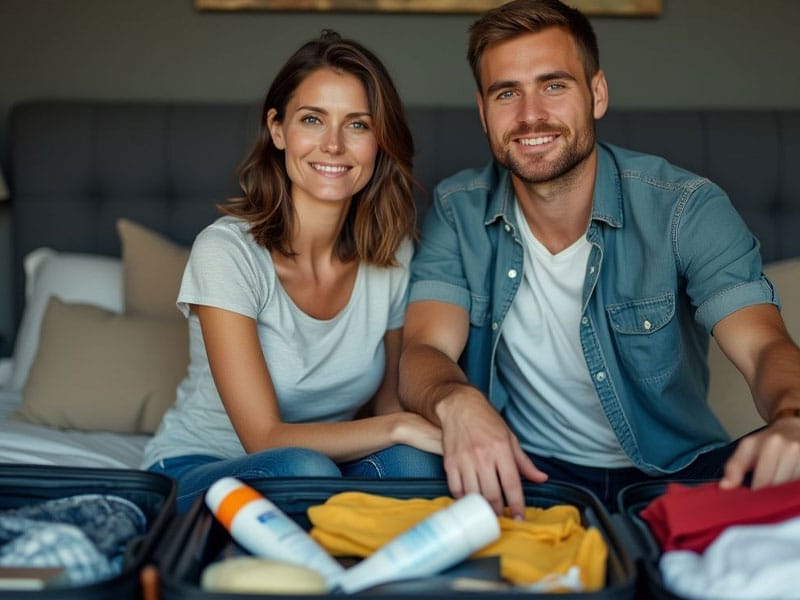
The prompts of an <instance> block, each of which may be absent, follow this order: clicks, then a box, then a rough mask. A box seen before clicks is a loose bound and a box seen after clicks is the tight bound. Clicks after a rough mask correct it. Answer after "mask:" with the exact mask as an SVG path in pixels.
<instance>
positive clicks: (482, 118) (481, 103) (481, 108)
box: [475, 90, 489, 133]
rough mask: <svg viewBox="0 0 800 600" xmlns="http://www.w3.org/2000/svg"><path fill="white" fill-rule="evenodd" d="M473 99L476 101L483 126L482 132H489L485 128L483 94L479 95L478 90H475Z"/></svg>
mask: <svg viewBox="0 0 800 600" xmlns="http://www.w3.org/2000/svg"><path fill="white" fill-rule="evenodd" d="M475 100H476V101H477V102H478V113H479V114H480V116H481V127H483V133H489V131H488V130H487V129H486V115H484V114H483V96H481V92H480V90H478V91H477V92H475Z"/></svg>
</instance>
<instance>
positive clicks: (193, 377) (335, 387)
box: [143, 217, 413, 468]
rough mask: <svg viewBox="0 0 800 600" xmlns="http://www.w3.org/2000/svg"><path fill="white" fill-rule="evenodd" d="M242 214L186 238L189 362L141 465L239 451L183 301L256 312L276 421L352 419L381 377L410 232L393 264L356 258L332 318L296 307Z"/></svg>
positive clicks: (403, 292) (183, 296)
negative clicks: (349, 287) (347, 291)
mask: <svg viewBox="0 0 800 600" xmlns="http://www.w3.org/2000/svg"><path fill="white" fill-rule="evenodd" d="M248 229H249V224H248V223H247V222H245V221H244V220H242V219H237V218H234V217H222V218H220V219H218V220H217V221H216V222H214V223H213V224H211V225H210V226H208V227H207V228H206V229H204V230H203V231H202V232H201V233H200V234H199V235H198V236H197V239H196V240H195V242H194V244H193V246H192V252H191V255H190V257H189V262H188V264H187V266H186V270H185V272H184V275H183V280H182V283H181V288H180V292H179V294H178V308H179V309H180V310H181V311H182V312H183V314H184V315H185V316H187V317H188V319H189V350H190V362H189V369H188V374H187V376H186V378H185V379H184V380H183V381H182V382H181V383H180V385H179V386H178V390H177V399H176V402H175V405H174V406H173V407H172V408H171V409H170V410H168V411H167V413H166V414H165V416H164V419H163V420H162V422H161V426H160V427H159V430H158V431H157V432H156V435H155V436H154V438H153V439H152V440H151V441H150V442H149V444H148V445H147V448H146V450H145V459H144V462H143V466H144V467H145V468H146V467H149V466H150V465H152V464H154V463H155V462H157V461H158V460H161V459H164V458H169V457H173V456H181V455H187V454H206V455H212V456H218V457H220V458H234V457H238V456H242V455H244V453H245V451H244V448H243V447H242V444H241V442H240V441H239V438H238V437H237V435H236V432H235V431H234V429H233V426H232V425H231V422H230V419H229V418H228V415H227V413H226V412H225V408H224V406H223V405H222V400H221V399H220V396H219V393H218V392H217V388H216V386H215V385H214V380H213V378H212V376H211V370H210V367H209V364H208V357H207V355H206V350H205V345H204V344H203V336H202V332H201V329H200V322H199V319H198V318H197V315H196V314H194V313H193V312H190V305H191V304H201V305H206V306H214V307H217V308H223V309H225V310H229V311H233V312H236V313H239V314H242V315H245V316H247V317H251V318H253V319H255V320H256V325H257V329H258V337H259V339H260V341H261V348H262V350H263V352H264V357H265V359H266V362H267V367H268V368H269V372H270V376H271V378H272V383H273V386H274V388H275V394H276V396H277V399H278V404H279V406H280V411H281V418H282V419H283V420H284V421H286V422H311V421H346V420H350V419H352V418H353V416H354V415H355V414H356V412H357V411H358V409H359V408H360V407H361V406H363V405H364V404H365V403H366V402H367V401H369V399H370V398H371V397H372V396H373V395H374V393H375V392H376V391H377V389H378V387H379V386H380V384H381V381H382V380H383V373H384V366H385V353H384V345H383V337H384V334H385V333H386V332H387V331H388V330H392V329H398V328H400V327H402V326H403V321H404V318H405V307H406V301H407V293H408V275H409V274H408V266H409V263H410V261H411V257H412V254H413V244H412V242H411V240H406V241H404V242H403V244H402V245H401V247H400V248H399V250H398V252H397V256H396V258H397V261H398V263H399V266H398V267H393V268H381V267H376V266H373V265H368V264H365V263H361V265H360V266H359V268H358V273H357V275H356V280H355V284H354V287H353V291H352V294H351V297H350V300H349V301H348V303H347V305H346V306H345V308H344V309H342V310H341V311H340V312H339V314H337V315H336V316H335V317H333V318H332V319H327V320H320V319H315V318H313V317H311V316H309V315H308V314H306V313H304V312H303V311H302V310H300V309H299V308H298V307H297V306H296V305H295V304H294V302H293V301H292V299H291V298H290V297H289V295H288V294H287V293H286V291H285V290H284V289H283V286H282V285H281V283H280V280H279V279H278V277H277V275H276V273H275V268H274V265H273V262H272V257H271V256H270V253H269V251H267V250H266V249H265V248H263V247H261V246H259V245H258V244H257V243H256V242H255V240H254V238H253V236H252V235H250V234H249V233H248Z"/></svg>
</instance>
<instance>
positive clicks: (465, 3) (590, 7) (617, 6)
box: [194, 0, 663, 17]
mask: <svg viewBox="0 0 800 600" xmlns="http://www.w3.org/2000/svg"><path fill="white" fill-rule="evenodd" d="M503 2H505V0H194V6H195V8H196V9H197V10H275V11H291V12H307V11H342V12H396V13H401V12H406V13H451V14H457V13H465V14H466V13H482V12H485V11H487V10H489V9H490V8H494V7H495V6H499V5H501V4H503ZM662 2H663V0H570V2H569V3H570V5H572V6H574V7H575V8H577V9H579V10H581V11H583V12H584V13H585V14H587V15H591V16H599V15H605V16H629V17H655V16H658V15H660V14H661V8H662Z"/></svg>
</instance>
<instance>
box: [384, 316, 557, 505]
mask: <svg viewBox="0 0 800 600" xmlns="http://www.w3.org/2000/svg"><path fill="white" fill-rule="evenodd" d="M468 334H469V316H468V314H467V311H466V310H464V309H463V308H462V307H460V306H456V305H454V304H448V303H444V302H434V301H424V302H413V303H411V304H410V305H409V307H408V312H407V314H406V323H405V326H404V342H403V353H402V355H401V359H400V398H401V401H402V402H403V404H404V406H405V407H406V408H408V409H409V410H413V411H415V412H418V413H420V414H422V415H424V416H426V417H427V418H428V419H430V420H431V421H433V422H434V423H436V424H437V425H440V426H441V427H442V436H443V446H444V467H445V470H446V472H447V481H448V486H449V488H450V491H451V493H452V494H453V495H454V496H456V497H459V496H461V495H463V494H466V493H470V492H478V493H481V494H483V496H484V497H486V499H487V500H489V502H490V503H491V504H492V506H493V508H494V509H495V511H496V512H498V513H500V512H501V511H502V509H503V505H504V499H505V502H506V503H507V504H508V506H509V508H510V509H511V512H512V514H513V515H514V516H522V515H524V509H525V502H524V498H523V495H522V484H521V481H520V473H521V474H522V475H524V476H525V477H526V478H528V479H530V480H532V481H544V480H546V479H547V476H546V475H545V474H544V473H542V472H541V471H539V470H538V469H537V468H536V467H535V466H534V465H533V463H532V462H531V461H530V459H529V458H528V457H527V456H526V455H525V453H524V452H523V451H522V449H521V448H520V445H519V442H518V441H517V438H516V436H514V434H513V433H512V432H511V430H510V429H509V428H508V426H507V425H506V423H505V421H503V419H502V417H501V416H500V415H499V414H498V413H497V411H496V410H495V409H494V407H492V405H491V404H490V402H489V400H488V399H487V398H486V397H485V396H484V395H483V394H482V393H481V392H480V390H478V389H477V388H475V387H474V386H472V385H471V384H470V383H469V381H468V380H467V377H466V375H465V374H464V372H463V371H462V370H461V368H460V367H459V366H458V363H457V361H458V357H459V356H460V355H461V352H462V351H463V350H464V347H465V345H466V342H467V336H468ZM486 360H489V357H487V358H486Z"/></svg>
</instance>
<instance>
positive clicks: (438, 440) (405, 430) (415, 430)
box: [391, 412, 444, 456]
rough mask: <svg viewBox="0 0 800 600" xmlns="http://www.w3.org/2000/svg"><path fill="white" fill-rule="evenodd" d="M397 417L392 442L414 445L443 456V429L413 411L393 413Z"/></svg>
mask: <svg viewBox="0 0 800 600" xmlns="http://www.w3.org/2000/svg"><path fill="white" fill-rule="evenodd" d="M392 416H393V417H394V418H395V419H396V421H395V423H394V427H393V428H392V432H391V439H392V442H393V443H395V444H405V445H407V446H413V447H414V448H417V449H418V450H423V451H424V452H430V453H432V454H438V455H439V456H441V455H442V454H443V452H444V450H443V449H442V430H441V429H440V428H439V427H437V426H436V425H434V424H433V423H431V422H430V421H428V419H426V418H425V417H423V416H421V415H418V414H417V413H411V412H396V413H392Z"/></svg>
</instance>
